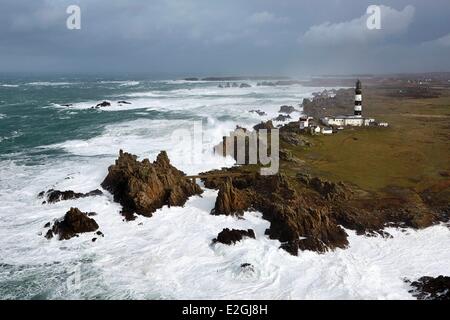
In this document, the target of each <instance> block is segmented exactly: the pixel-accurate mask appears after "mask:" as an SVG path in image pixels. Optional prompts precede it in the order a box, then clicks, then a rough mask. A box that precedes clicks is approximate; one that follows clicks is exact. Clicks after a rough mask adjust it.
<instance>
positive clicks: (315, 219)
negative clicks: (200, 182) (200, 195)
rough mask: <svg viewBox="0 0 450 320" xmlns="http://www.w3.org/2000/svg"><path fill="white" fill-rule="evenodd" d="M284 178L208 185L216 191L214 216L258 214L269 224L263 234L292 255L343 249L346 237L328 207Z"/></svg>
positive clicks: (249, 178) (247, 177)
mask: <svg viewBox="0 0 450 320" xmlns="http://www.w3.org/2000/svg"><path fill="white" fill-rule="evenodd" d="M291 183H292V182H291V181H289V179H287V177H285V176H284V175H280V174H279V175H274V176H260V175H259V174H254V175H245V177H240V178H239V177H238V178H236V179H234V178H233V180H232V181H231V180H230V179H226V180H225V181H223V182H220V181H218V180H215V181H208V179H205V185H206V186H207V187H208V186H209V187H214V186H216V187H218V188H219V194H218V196H217V199H216V206H215V208H214V209H213V211H212V212H213V213H214V214H224V215H230V214H238V215H239V214H242V213H243V211H245V210H251V209H254V210H258V211H260V212H262V213H263V217H264V218H265V219H266V220H268V221H270V222H271V225H270V228H269V229H268V230H267V231H266V234H267V235H268V236H269V237H270V238H271V239H278V240H280V241H281V242H282V243H283V245H282V248H283V249H285V250H287V251H288V252H290V253H291V254H293V255H296V254H297V252H298V249H302V250H315V251H319V252H324V251H326V250H328V249H329V248H331V249H333V248H336V247H341V248H343V247H345V246H346V245H347V244H348V242H347V234H346V233H345V231H344V230H343V229H342V228H341V227H339V226H338V224H337V223H336V221H334V219H333V215H332V210H331V207H330V206H327V205H326V204H325V203H324V200H323V199H322V198H321V197H320V196H319V195H318V194H317V193H314V194H308V195H306V194H305V195H304V194H302V193H300V192H298V191H297V189H296V188H295V187H294V186H292V185H291Z"/></svg>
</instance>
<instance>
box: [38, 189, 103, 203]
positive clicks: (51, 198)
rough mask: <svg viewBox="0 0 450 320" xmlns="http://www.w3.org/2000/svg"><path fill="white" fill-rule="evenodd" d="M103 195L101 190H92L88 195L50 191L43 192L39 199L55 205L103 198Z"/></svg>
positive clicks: (68, 191)
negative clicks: (80, 199) (67, 201)
mask: <svg viewBox="0 0 450 320" xmlns="http://www.w3.org/2000/svg"><path fill="white" fill-rule="evenodd" d="M102 194H103V192H102V191H101V190H99V189H96V190H92V191H90V192H87V193H80V192H74V191H72V190H67V191H60V190H54V189H50V190H48V191H46V192H45V191H42V192H41V193H39V195H38V197H39V198H45V199H46V200H45V201H44V202H43V203H55V202H59V201H64V200H72V199H79V198H86V197H94V196H101V195H102Z"/></svg>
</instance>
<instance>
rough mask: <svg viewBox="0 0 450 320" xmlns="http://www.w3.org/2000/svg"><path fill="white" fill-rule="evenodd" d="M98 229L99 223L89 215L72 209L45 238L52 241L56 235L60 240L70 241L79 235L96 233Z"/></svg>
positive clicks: (55, 224)
mask: <svg viewBox="0 0 450 320" xmlns="http://www.w3.org/2000/svg"><path fill="white" fill-rule="evenodd" d="M47 226H48V224H47ZM97 229H98V224H97V222H96V221H95V220H94V219H92V218H89V217H88V214H87V213H85V212H81V211H80V210H79V209H78V208H70V210H69V211H68V212H67V213H66V214H65V216H64V218H63V219H61V220H58V221H56V222H55V223H54V224H53V226H52V228H51V229H49V230H48V231H47V233H46V235H45V237H46V238H47V239H51V238H53V236H55V235H56V236H58V239H59V240H68V239H70V238H73V237H76V236H78V234H79V233H85V232H94V231H96V230H97Z"/></svg>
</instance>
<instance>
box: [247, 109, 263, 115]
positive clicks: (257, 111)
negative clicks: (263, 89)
mask: <svg viewBox="0 0 450 320" xmlns="http://www.w3.org/2000/svg"><path fill="white" fill-rule="evenodd" d="M249 112H250V113H256V114H257V115H258V116H266V115H267V113H265V112H264V111H262V110H259V109H258V110H250V111H249Z"/></svg>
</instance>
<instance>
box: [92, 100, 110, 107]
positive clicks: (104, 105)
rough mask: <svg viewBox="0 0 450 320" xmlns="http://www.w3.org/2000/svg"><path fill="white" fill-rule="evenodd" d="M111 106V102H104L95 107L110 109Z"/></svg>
mask: <svg viewBox="0 0 450 320" xmlns="http://www.w3.org/2000/svg"><path fill="white" fill-rule="evenodd" d="M110 106H111V103H110V102H108V101H103V102H101V103H99V104H97V105H96V106H95V108H103V107H110Z"/></svg>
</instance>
